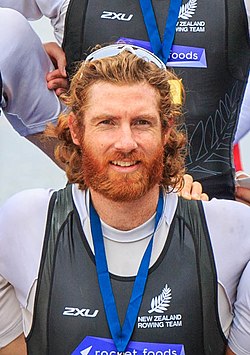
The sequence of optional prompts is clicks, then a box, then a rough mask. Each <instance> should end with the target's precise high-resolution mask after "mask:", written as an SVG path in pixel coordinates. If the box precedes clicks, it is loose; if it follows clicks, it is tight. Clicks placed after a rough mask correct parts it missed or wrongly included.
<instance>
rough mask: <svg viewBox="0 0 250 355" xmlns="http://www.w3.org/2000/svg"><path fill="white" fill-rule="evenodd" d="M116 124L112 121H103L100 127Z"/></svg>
mask: <svg viewBox="0 0 250 355" xmlns="http://www.w3.org/2000/svg"><path fill="white" fill-rule="evenodd" d="M113 124H114V122H113V121H112V120H103V121H100V122H99V125H113Z"/></svg>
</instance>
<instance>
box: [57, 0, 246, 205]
mask: <svg viewBox="0 0 250 355" xmlns="http://www.w3.org/2000/svg"><path fill="white" fill-rule="evenodd" d="M152 3H153V7H154V11H155V15H156V19H157V23H158V27H159V29H160V33H161V34H163V32H164V28H165V22H166V17H167V14H168V6H169V0H166V1H160V0H152ZM183 5H184V7H183V8H182V10H181V13H180V15H179V20H178V23H177V28H176V35H175V40H174V45H177V46H185V50H183V51H182V49H181V48H180V47H179V49H178V50H177V51H176V52H175V51H174V52H173V53H172V58H175V59H179V60H180V61H183V60H187V61H190V60H191V61H192V59H193V60H194V61H195V58H196V56H197V53H198V52H199V51H200V52H199V53H200V54H201V52H202V53H203V57H201V58H200V61H199V63H197V62H196V64H195V66H196V67H186V66H185V65H181V66H180V67H175V68H174V69H175V72H176V73H177V74H178V75H179V76H180V77H181V78H182V79H183V83H184V86H185V88H186V92H187V97H186V103H185V107H184V113H185V122H186V129H187V132H188V136H189V142H190V151H189V154H188V156H187V160H186V166H187V170H188V172H189V173H190V174H191V175H192V176H193V177H194V179H196V180H198V181H200V182H202V185H203V188H204V191H205V192H207V193H208V194H209V196H210V198H212V197H218V198H230V199H234V167H233V162H232V142H233V139H234V134H235V128H236V124H237V121H238V115H239V107H240V104H241V101H242V97H243V93H244V90H245V85H246V80H247V77H248V70H249V59H250V50H249V38H248V27H247V18H246V13H245V10H244V1H243V0H220V1H218V0H209V1H205V0H183ZM120 38H129V39H136V40H144V41H149V39H148V35H147V31H146V28H145V25H144V21H143V16H142V13H141V10H140V4H139V0H126V1H124V0H115V1H114V0H71V1H70V4H69V8H68V12H67V16H66V25H65V34H64V42H63V48H64V50H65V52H66V57H67V63H68V64H69V70H70V71H71V69H72V68H71V66H72V63H73V62H75V61H79V60H81V59H83V58H84V57H85V55H86V54H87V53H88V49H89V48H91V47H93V46H95V45H96V44H103V43H110V42H115V41H117V40H118V39H120ZM194 48H195V49H194ZM197 51H198V52H197ZM200 54H199V55H200ZM204 58H205V59H204ZM204 60H205V61H206V65H205V66H206V67H204ZM202 64H203V66H202Z"/></svg>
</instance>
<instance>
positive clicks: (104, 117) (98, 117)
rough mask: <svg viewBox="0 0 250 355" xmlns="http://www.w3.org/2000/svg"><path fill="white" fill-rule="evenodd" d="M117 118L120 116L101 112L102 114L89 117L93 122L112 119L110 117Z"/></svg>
mask: <svg viewBox="0 0 250 355" xmlns="http://www.w3.org/2000/svg"><path fill="white" fill-rule="evenodd" d="M119 118H120V116H114V115H110V114H108V113H103V114H100V115H96V116H93V117H91V119H90V122H91V123H95V122H97V121H102V120H112V119H119Z"/></svg>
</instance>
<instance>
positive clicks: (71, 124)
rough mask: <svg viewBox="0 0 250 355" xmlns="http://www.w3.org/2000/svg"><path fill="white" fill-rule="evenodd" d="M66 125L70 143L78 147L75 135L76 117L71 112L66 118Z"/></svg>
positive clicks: (78, 143)
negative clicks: (70, 139)
mask: <svg viewBox="0 0 250 355" xmlns="http://www.w3.org/2000/svg"><path fill="white" fill-rule="evenodd" d="M68 125H69V130H70V134H71V138H72V141H73V143H74V144H75V145H80V142H79V139H78V135H77V127H76V116H75V115H74V113H73V112H71V113H70V114H69V116H68Z"/></svg>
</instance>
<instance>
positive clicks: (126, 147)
mask: <svg viewBox="0 0 250 355" xmlns="http://www.w3.org/2000/svg"><path fill="white" fill-rule="evenodd" d="M114 146H115V148H116V149H118V150H122V151H125V152H130V151H131V150H134V149H136V148H137V147H138V145H137V142H136V139H135V136H134V133H133V130H132V128H131V126H130V125H123V126H121V127H120V128H119V130H118V132H117V139H116V142H115V145H114Z"/></svg>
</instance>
